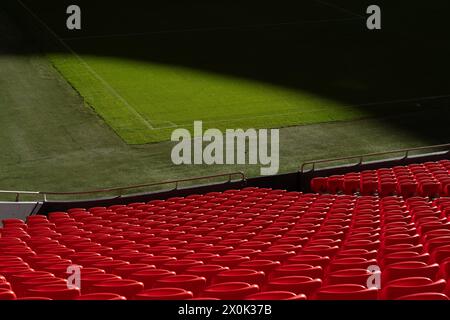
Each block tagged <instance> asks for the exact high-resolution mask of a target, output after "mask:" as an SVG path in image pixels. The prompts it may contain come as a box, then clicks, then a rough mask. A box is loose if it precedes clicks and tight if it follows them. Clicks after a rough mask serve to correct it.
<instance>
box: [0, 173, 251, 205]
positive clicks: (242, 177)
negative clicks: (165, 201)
mask: <svg viewBox="0 0 450 320" xmlns="http://www.w3.org/2000/svg"><path fill="white" fill-rule="evenodd" d="M234 176H239V177H240V178H239V179H238V180H233V177H234ZM222 177H228V180H227V181H225V182H224V183H231V182H246V181H247V176H246V175H245V174H244V173H243V172H241V171H238V172H231V173H222V174H216V175H210V176H202V177H194V178H186V179H179V180H167V181H162V182H153V183H144V184H138V185H132V186H126V187H116V188H107V189H97V190H90V191H78V192H50V191H6V190H0V194H14V195H15V196H16V202H19V201H20V197H21V196H24V195H34V196H42V200H43V201H47V199H48V196H84V195H94V194H99V193H111V192H119V195H117V197H122V196H123V195H125V194H124V193H125V191H129V190H135V189H142V188H148V187H155V186H161V185H166V184H175V187H174V189H173V190H178V187H179V184H180V183H183V182H191V181H199V180H207V179H214V178H222Z"/></svg>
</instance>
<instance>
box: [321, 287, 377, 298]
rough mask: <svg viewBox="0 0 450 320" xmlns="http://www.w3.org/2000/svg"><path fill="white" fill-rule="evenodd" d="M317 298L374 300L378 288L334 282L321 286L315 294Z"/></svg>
mask: <svg viewBox="0 0 450 320" xmlns="http://www.w3.org/2000/svg"><path fill="white" fill-rule="evenodd" d="M315 298H316V299H319V300H376V299H377V298H378V290H377V289H374V288H371V289H367V287H365V286H363V285H358V284H335V285H328V286H323V287H322V288H320V289H319V290H318V291H317V293H316V294H315Z"/></svg>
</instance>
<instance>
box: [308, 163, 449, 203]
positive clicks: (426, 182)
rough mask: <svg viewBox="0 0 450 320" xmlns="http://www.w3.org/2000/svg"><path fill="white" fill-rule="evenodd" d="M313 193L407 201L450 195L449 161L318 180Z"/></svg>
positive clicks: (312, 181) (314, 179)
mask: <svg viewBox="0 0 450 320" xmlns="http://www.w3.org/2000/svg"><path fill="white" fill-rule="evenodd" d="M311 190H312V191H313V192H317V193H333V194H336V193H344V194H360V195H379V196H381V197H385V196H390V195H400V196H402V197H404V198H409V197H413V196H423V197H432V198H435V197H439V196H450V160H441V161H438V162H426V163H424V164H411V165H407V166H396V167H393V168H383V169H378V170H365V171H362V172H353V173H347V174H344V175H333V176H330V177H316V178H313V179H312V180H311Z"/></svg>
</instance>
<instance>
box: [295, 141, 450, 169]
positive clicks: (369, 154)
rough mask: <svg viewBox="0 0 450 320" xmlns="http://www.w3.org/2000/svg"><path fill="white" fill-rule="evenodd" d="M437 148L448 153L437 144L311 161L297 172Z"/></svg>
mask: <svg viewBox="0 0 450 320" xmlns="http://www.w3.org/2000/svg"><path fill="white" fill-rule="evenodd" d="M438 148H447V150H446V151H447V152H449V151H450V144H439V145H434V146H426V147H416V148H408V149H398V150H392V151H385V152H376V153H367V154H362V155H356V156H348V157H339V158H331V159H323V160H313V161H308V162H304V163H303V164H302V165H301V167H300V169H299V172H301V173H304V172H305V167H306V166H309V165H312V168H311V170H309V171H308V172H313V171H314V170H315V168H316V164H319V163H327V162H336V161H344V160H352V159H358V162H357V163H355V164H354V165H356V166H358V165H361V164H363V161H364V159H365V158H367V157H376V156H382V155H387V154H393V153H404V155H403V156H402V157H400V158H398V160H404V159H408V157H409V155H410V153H411V152H412V151H421V150H429V149H438ZM349 166H351V164H349Z"/></svg>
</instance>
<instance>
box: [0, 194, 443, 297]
mask: <svg viewBox="0 0 450 320" xmlns="http://www.w3.org/2000/svg"><path fill="white" fill-rule="evenodd" d="M449 205H450V201H449V199H445V198H440V199H437V200H435V201H434V202H430V201H429V200H428V199H426V198H418V197H414V198H410V199H407V200H404V199H403V198H401V197H385V198H381V199H380V198H378V197H376V196H362V197H357V196H353V195H318V194H302V193H299V192H286V191H283V190H270V189H263V188H260V189H258V188H246V189H243V190H228V191H225V192H223V193H217V192H212V193H208V194H206V195H191V196H188V197H186V198H181V197H180V198H179V197H177V198H171V199H168V200H155V201H150V202H149V203H131V204H129V205H126V206H125V205H115V206H111V207H108V208H105V207H95V208H90V209H88V210H86V209H84V208H74V209H71V210H69V211H68V212H67V213H66V212H54V213H50V214H49V215H48V218H47V217H45V216H30V217H28V219H27V223H24V222H22V221H20V220H16V219H9V220H4V221H3V224H4V227H3V228H2V229H0V235H1V237H0V275H1V277H0V299H6V298H9V299H14V298H17V299H447V298H448V294H449V290H450V289H449V287H448V285H447V279H448V278H449V277H450V270H449V265H450V250H449V247H450V236H449V233H450V225H449V222H448V220H447V216H446V214H445V210H446V209H447V208H448V207H449ZM74 265H76V266H80V267H81V269H80V271H81V286H80V288H72V287H70V288H69V287H68V280H67V278H68V274H67V269H68V268H69V267H71V266H74ZM371 268H375V269H376V268H379V269H380V271H381V277H380V279H381V289H379V290H378V289H377V288H371V287H370V288H369V287H368V286H367V281H368V279H369V277H371V276H373V275H374V274H373V273H372V271H370V270H371ZM375 275H377V274H376V273H375Z"/></svg>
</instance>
